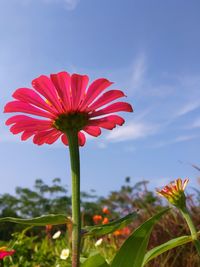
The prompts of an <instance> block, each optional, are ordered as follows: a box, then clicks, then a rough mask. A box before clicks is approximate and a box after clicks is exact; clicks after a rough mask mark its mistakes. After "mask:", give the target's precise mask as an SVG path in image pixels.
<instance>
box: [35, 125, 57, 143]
mask: <svg viewBox="0 0 200 267" xmlns="http://www.w3.org/2000/svg"><path fill="white" fill-rule="evenodd" d="M57 132H58V130H56V129H51V130H49V131H43V132H39V133H37V134H36V135H35V136H34V137H33V143H34V144H37V145H43V144H45V143H46V142H48V139H50V140H51V138H52V136H54V135H57ZM59 133H60V135H61V134H62V133H61V132H59ZM60 135H59V136H60Z"/></svg>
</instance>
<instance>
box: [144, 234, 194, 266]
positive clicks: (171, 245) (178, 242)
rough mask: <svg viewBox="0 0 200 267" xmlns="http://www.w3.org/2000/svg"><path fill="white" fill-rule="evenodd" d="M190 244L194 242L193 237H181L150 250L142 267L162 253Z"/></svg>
mask: <svg viewBox="0 0 200 267" xmlns="http://www.w3.org/2000/svg"><path fill="white" fill-rule="evenodd" d="M189 242H192V237H191V236H181V237H177V238H174V239H172V240H169V241H168V242H166V243H164V244H162V245H160V246H157V247H155V248H153V249H151V250H149V251H148V252H147V253H146V255H145V257H144V262H143V265H142V266H145V264H147V262H149V261H150V260H152V259H154V258H156V257H157V256H159V255H160V254H162V253H164V252H166V251H168V250H170V249H172V248H175V247H178V246H182V245H184V244H187V243H189Z"/></svg>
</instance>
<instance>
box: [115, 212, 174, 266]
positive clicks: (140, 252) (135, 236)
mask: <svg viewBox="0 0 200 267" xmlns="http://www.w3.org/2000/svg"><path fill="white" fill-rule="evenodd" d="M168 210H169V208H168V209H165V210H162V211H161V212H159V213H158V214H156V215H154V216H153V217H151V218H150V219H149V220H147V221H146V222H144V223H143V224H142V225H140V226H139V227H138V228H137V229H136V230H135V231H134V232H133V233H132V234H131V235H130V236H129V238H128V239H127V240H126V241H125V242H124V243H123V245H122V246H121V248H120V249H119V251H118V252H117V254H116V255H115V257H114V260H113V262H112V264H111V267H141V266H142V263H143V259H144V255H145V253H146V249H147V245H148V242H149V237H150V234H151V231H152V228H153V226H154V224H155V223H156V222H157V221H158V220H159V219H160V218H161V217H162V215H163V214H165V213H166V212H167V211H168Z"/></svg>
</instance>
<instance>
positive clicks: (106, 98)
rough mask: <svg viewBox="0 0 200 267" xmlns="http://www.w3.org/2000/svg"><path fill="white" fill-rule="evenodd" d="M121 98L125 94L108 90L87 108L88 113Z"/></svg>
mask: <svg viewBox="0 0 200 267" xmlns="http://www.w3.org/2000/svg"><path fill="white" fill-rule="evenodd" d="M123 96H125V94H124V93H123V92H122V91H120V90H110V91H108V92H106V93H104V94H103V95H102V96H100V97H99V98H98V99H97V100H96V101H95V102H93V103H92V104H91V105H90V106H89V107H88V111H91V110H95V109H97V108H99V107H101V106H104V105H106V104H108V103H109V102H111V101H113V100H116V99H118V98H120V97H123Z"/></svg>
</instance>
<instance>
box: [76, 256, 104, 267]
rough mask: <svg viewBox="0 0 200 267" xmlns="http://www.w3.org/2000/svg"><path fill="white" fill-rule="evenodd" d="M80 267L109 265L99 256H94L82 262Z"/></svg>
mask: <svg viewBox="0 0 200 267" xmlns="http://www.w3.org/2000/svg"><path fill="white" fill-rule="evenodd" d="M81 267H109V265H108V263H107V262H106V261H105V259H104V258H103V257H102V256H101V255H100V254H95V255H93V256H91V257H89V258H88V259H87V260H86V261H84V263H83V264H82V265H81Z"/></svg>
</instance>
